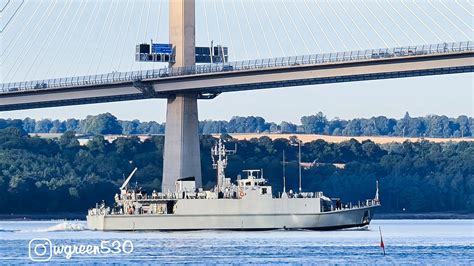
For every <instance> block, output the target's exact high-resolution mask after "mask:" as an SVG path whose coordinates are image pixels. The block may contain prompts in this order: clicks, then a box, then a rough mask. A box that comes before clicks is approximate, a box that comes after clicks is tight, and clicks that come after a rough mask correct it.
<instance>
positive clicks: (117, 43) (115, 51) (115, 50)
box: [108, 0, 161, 71]
mask: <svg viewBox="0 0 474 266" xmlns="http://www.w3.org/2000/svg"><path fill="white" fill-rule="evenodd" d="M160 2H161V0H160ZM129 5H130V0H127V1H126V4H125V9H124V13H122V14H121V17H122V20H121V22H120V23H119V26H120V29H123V28H124V23H125V19H126V18H127V16H126V14H125V12H126V10H128V6H129ZM116 35H117V36H116V37H117V38H116V39H115V41H114V42H113V44H114V50H113V51H112V54H113V55H116V54H117V48H118V47H119V41H120V35H121V34H116ZM108 69H110V70H111V71H118V69H114V60H110V66H109V68H108Z"/></svg>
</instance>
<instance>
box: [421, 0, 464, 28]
mask: <svg viewBox="0 0 474 266" xmlns="http://www.w3.org/2000/svg"><path fill="white" fill-rule="evenodd" d="M428 2H429V1H428ZM439 2H440V3H441V4H442V5H443V6H444V8H446V9H447V10H448V11H449V13H451V14H452V15H453V16H454V17H455V18H457V19H458V20H459V21H461V23H462V24H464V26H466V28H468V29H469V31H470V32H472V28H471V26H470V25H468V24H466V22H465V21H464V20H462V19H461V18H460V17H459V16H458V15H456V13H454V12H453V11H452V10H451V8H449V6H447V5H445V4H444V3H443V1H439ZM471 19H472V18H471ZM471 21H472V20H471Z"/></svg>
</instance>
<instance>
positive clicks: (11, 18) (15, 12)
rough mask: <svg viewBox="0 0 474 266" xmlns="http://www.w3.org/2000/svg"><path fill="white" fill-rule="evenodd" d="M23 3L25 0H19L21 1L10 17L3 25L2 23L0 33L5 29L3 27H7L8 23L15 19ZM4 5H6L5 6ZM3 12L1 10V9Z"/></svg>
mask: <svg viewBox="0 0 474 266" xmlns="http://www.w3.org/2000/svg"><path fill="white" fill-rule="evenodd" d="M24 3H25V0H23V1H21V3H20V4H19V5H18V7H17V9H16V10H15V11H14V12H13V14H12V15H11V17H10V18H9V19H8V20H7V22H6V23H5V25H3V28H2V29H0V33H3V32H4V31H5V29H6V28H7V27H8V25H9V24H10V23H11V22H12V21H14V20H15V18H16V17H17V15H18V13H19V12H20V11H21V10H22V9H23V4H24ZM5 7H6V6H5ZM2 12H3V10H2Z"/></svg>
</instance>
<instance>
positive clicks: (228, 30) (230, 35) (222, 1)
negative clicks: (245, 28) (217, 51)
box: [221, 0, 237, 58]
mask: <svg viewBox="0 0 474 266" xmlns="http://www.w3.org/2000/svg"><path fill="white" fill-rule="evenodd" d="M221 4H222V9H223V10H224V19H225V25H226V28H227V32H228V34H229V38H230V50H231V51H232V52H233V53H236V52H237V49H235V46H234V38H232V34H231V31H230V27H229V21H228V19H227V11H226V10H227V8H225V5H224V0H221ZM222 45H224V44H222ZM234 58H235V57H234Z"/></svg>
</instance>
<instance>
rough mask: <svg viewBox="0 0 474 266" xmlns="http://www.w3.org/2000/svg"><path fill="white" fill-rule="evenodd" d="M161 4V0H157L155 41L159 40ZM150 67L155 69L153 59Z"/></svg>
mask: <svg viewBox="0 0 474 266" xmlns="http://www.w3.org/2000/svg"><path fill="white" fill-rule="evenodd" d="M162 5H163V0H159V6H158V19H157V20H156V21H157V23H156V32H155V38H156V41H159V36H160V35H159V33H160V25H161V6H162ZM152 64H153V65H152V68H153V69H155V64H156V62H155V60H153V63H152Z"/></svg>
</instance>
